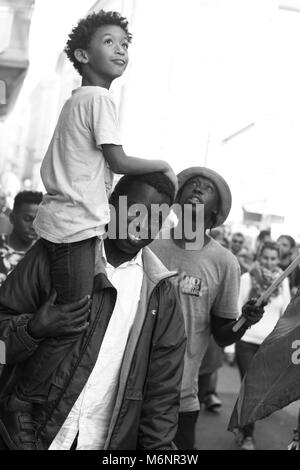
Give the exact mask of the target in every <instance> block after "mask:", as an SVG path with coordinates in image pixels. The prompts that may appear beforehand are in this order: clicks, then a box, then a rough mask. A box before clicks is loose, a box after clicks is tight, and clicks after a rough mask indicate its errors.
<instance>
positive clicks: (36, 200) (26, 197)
mask: <svg viewBox="0 0 300 470" xmlns="http://www.w3.org/2000/svg"><path fill="white" fill-rule="evenodd" d="M42 199H43V193H41V192H39V191H21V192H19V193H18V194H17V195H16V197H15V200H14V207H13V212H16V211H17V210H18V209H19V208H20V207H21V205H22V204H40V203H41V202H42Z"/></svg>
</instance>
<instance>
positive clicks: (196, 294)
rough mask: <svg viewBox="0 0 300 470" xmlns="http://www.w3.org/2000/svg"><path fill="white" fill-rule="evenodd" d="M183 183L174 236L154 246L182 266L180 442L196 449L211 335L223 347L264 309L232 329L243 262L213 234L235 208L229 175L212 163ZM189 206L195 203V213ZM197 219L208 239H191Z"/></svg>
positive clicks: (247, 309) (252, 310) (250, 311)
mask: <svg viewBox="0 0 300 470" xmlns="http://www.w3.org/2000/svg"><path fill="white" fill-rule="evenodd" d="M178 186H179V190H178V194H177V198H176V202H177V205H178V206H179V208H180V207H181V208H182V210H181V211H179V221H178V226H177V227H176V228H173V229H172V230H171V232H170V235H171V236H170V237H169V238H168V239H166V238H165V237H163V238H164V239H158V240H155V241H154V242H153V243H152V245H151V248H152V250H153V251H154V253H155V254H156V255H157V256H158V257H159V258H160V259H161V261H162V262H163V263H164V264H165V266H166V267H167V268H168V269H176V270H177V271H179V277H178V282H177V286H176V287H177V293H178V295H179V298H180V301H181V306H182V310H183V314H184V320H185V328H186V334H187V348H186V353H185V359H184V372H183V380H182V388H181V403H180V413H179V422H178V431H177V434H176V438H175V444H176V445H177V447H178V448H179V449H185V450H187V449H193V448H194V440H195V427H196V421H197V417H198V413H199V401H198V398H197V392H198V372H199V368H200V365H201V362H202V359H203V356H204V354H205V352H206V349H207V346H208V343H209V339H210V335H211V334H213V336H214V339H215V340H216V342H217V343H218V344H219V345H220V346H222V347H224V346H227V345H229V344H232V343H234V342H236V341H237V340H238V339H239V338H241V337H242V336H243V334H244V333H245V331H246V329H247V328H249V327H250V326H251V325H253V324H254V323H257V322H258V321H259V320H260V319H261V317H262V314H263V308H258V307H255V306H254V305H253V302H252V303H251V302H250V303H247V304H245V306H244V307H243V310H242V311H243V316H244V317H245V318H246V322H245V323H244V326H243V328H241V329H240V330H239V331H238V332H236V333H234V332H233V331H232V328H233V326H234V324H235V323H236V318H237V317H238V315H239V311H238V304H237V301H238V294H239V279H240V268H239V264H238V262H237V260H236V258H235V256H234V255H233V254H232V253H231V252H230V251H229V250H227V249H226V248H224V247H222V246H221V245H220V244H219V243H218V242H216V241H215V240H214V239H213V238H211V237H210V236H209V235H208V233H207V231H208V230H210V229H212V228H214V227H218V226H220V225H221V224H223V223H224V222H225V220H226V219H227V217H228V214H229V211H230V208H231V192H230V189H229V186H228V184H227V183H226V181H225V180H224V178H222V176H220V175H219V174H218V173H216V172H215V171H213V170H210V169H208V168H204V167H191V168H187V169H186V170H184V171H182V172H181V173H180V174H179V175H178ZM184 205H190V207H191V212H190V215H189V216H188V215H187V213H186V212H185V211H184V210H183V208H184ZM199 205H202V207H204V216H203V223H199V220H198V218H197V211H198V209H199ZM190 219H192V220H190ZM191 222H192V226H193V231H194V229H196V232H197V233H198V235H199V233H200V232H201V230H202V231H203V232H204V233H203V235H204V237H202V239H203V243H202V244H199V243H197V244H196V243H194V244H193V243H191V242H193V240H191V239H187V236H186V233H187V231H186V230H185V227H186V226H187V225H190V224H191ZM196 225H197V226H196ZM178 227H179V228H180V229H181V230H178ZM178 233H180V234H181V236H180V237H178ZM196 238H197V239H198V240H199V236H198V237H197V236H196V235H195V241H196ZM200 238H201V237H200Z"/></svg>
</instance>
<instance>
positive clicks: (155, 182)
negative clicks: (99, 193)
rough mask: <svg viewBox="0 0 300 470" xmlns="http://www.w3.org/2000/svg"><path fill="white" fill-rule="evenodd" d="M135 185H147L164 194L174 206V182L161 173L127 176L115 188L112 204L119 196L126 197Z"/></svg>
mask: <svg viewBox="0 0 300 470" xmlns="http://www.w3.org/2000/svg"><path fill="white" fill-rule="evenodd" d="M133 183H146V184H148V185H149V186H152V188H154V189H156V190H157V191H158V192H159V193H161V194H164V195H165V196H166V197H167V198H168V199H169V203H170V205H171V204H173V202H174V199H175V187H174V184H173V183H172V181H171V180H170V179H169V178H168V177H167V176H166V175H165V174H164V173H161V172H160V171H157V172H153V173H147V174H142V175H125V176H123V177H122V178H121V179H120V180H119V181H118V183H117V184H116V186H115V189H114V191H113V193H112V195H111V202H113V201H114V198H115V197H117V196H122V195H124V194H125V193H126V192H127V191H128V189H129V188H130V186H131V185H132V184H133Z"/></svg>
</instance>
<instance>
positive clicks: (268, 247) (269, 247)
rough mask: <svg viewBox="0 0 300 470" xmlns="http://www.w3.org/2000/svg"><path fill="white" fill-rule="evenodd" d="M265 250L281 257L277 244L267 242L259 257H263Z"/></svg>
mask: <svg viewBox="0 0 300 470" xmlns="http://www.w3.org/2000/svg"><path fill="white" fill-rule="evenodd" d="M264 250H274V251H276V252H277V254H278V256H279V245H278V243H276V242H265V243H264V244H263V246H262V247H261V249H260V252H259V256H261V255H262V253H263V251H264Z"/></svg>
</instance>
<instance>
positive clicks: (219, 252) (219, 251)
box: [207, 238, 239, 267]
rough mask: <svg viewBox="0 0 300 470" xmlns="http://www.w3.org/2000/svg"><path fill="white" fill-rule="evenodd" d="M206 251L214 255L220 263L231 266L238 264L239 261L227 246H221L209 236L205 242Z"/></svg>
mask: <svg viewBox="0 0 300 470" xmlns="http://www.w3.org/2000/svg"><path fill="white" fill-rule="evenodd" d="M207 252H208V254H209V255H210V256H211V255H214V257H215V259H216V260H217V261H218V262H219V263H220V264H224V263H225V264H228V263H229V264H230V265H233V266H237V267H238V266H239V263H238V261H237V259H236V257H235V256H234V254H233V253H231V251H230V250H228V248H225V247H224V246H222V245H221V244H220V243H218V242H217V241H216V240H214V239H213V238H211V239H210V240H209V242H208V244H207Z"/></svg>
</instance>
